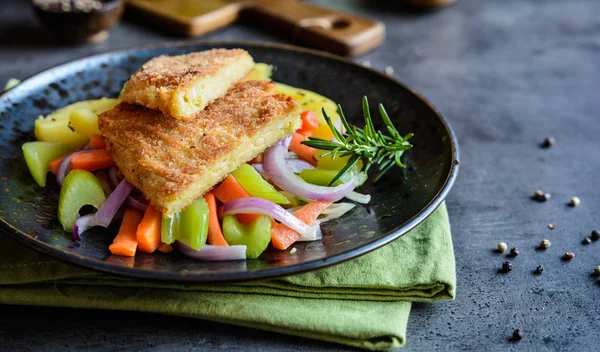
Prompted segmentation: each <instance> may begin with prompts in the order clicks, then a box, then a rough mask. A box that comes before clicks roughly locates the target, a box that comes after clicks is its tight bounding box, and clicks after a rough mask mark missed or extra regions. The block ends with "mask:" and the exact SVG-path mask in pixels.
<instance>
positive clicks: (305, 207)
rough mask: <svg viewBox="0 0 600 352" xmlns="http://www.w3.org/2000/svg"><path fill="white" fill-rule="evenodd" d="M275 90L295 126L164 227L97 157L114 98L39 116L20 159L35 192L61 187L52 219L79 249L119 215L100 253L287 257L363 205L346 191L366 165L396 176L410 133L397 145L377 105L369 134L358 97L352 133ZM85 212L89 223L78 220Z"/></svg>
mask: <svg viewBox="0 0 600 352" xmlns="http://www.w3.org/2000/svg"><path fill="white" fill-rule="evenodd" d="M273 69H274V68H273V67H272V66H269V65H265V64H257V65H256V66H255V68H254V70H253V71H252V72H251V73H250V75H249V76H248V78H247V79H270V76H271V74H272V72H273ZM276 90H277V92H278V93H281V94H286V95H288V96H291V97H292V98H294V99H295V100H296V101H297V103H298V104H299V105H300V106H302V107H303V112H302V114H301V119H302V125H301V127H300V128H299V129H298V130H297V131H296V132H295V133H293V135H291V136H289V138H286V139H284V140H282V141H280V142H278V143H276V144H275V145H273V146H271V147H269V148H268V149H267V150H266V151H265V152H264V153H262V154H260V155H257V156H256V157H254V158H253V159H252V160H249V161H248V163H246V164H242V165H240V166H239V167H238V168H237V169H236V170H234V171H233V172H232V173H231V174H230V175H229V176H228V177H226V178H225V179H224V180H223V181H222V182H221V183H219V184H218V185H216V186H215V187H214V188H213V189H212V190H211V191H210V192H208V193H206V194H205V195H204V196H203V197H202V198H200V199H197V200H196V201H195V202H193V203H192V204H191V205H190V206H188V207H187V208H185V209H183V210H182V211H181V212H179V213H176V214H174V215H173V216H172V217H170V218H168V217H165V216H163V215H162V213H161V212H160V211H158V210H157V209H156V208H154V206H153V205H152V204H150V202H149V201H148V200H147V199H145V198H144V197H143V196H142V195H141V193H140V192H139V191H138V190H136V189H135V187H134V186H133V185H132V184H130V183H129V182H128V181H127V180H126V179H124V178H122V177H121V176H120V172H119V170H118V169H117V166H116V165H115V163H114V161H113V159H112V157H111V155H110V153H109V152H108V151H107V150H106V145H105V143H104V140H103V138H102V136H101V134H100V130H99V129H98V115H99V114H100V113H102V112H103V111H106V110H108V109H111V108H112V107H114V106H115V105H116V104H117V103H118V100H117V99H107V98H102V99H97V100H88V101H82V102H77V103H74V104H71V105H68V106H66V107H64V108H62V109H60V110H57V111H55V112H53V113H51V114H49V115H48V116H47V117H45V118H44V117H40V118H39V119H38V120H36V122H35V135H36V138H37V141H35V142H27V143H25V144H24V145H23V146H22V150H23V155H24V158H25V161H26V163H27V166H28V168H29V171H30V173H31V175H32V177H33V178H34V179H35V181H36V182H37V184H38V185H40V186H41V187H45V185H46V178H47V176H48V173H49V172H51V173H52V174H54V175H55V176H56V180H57V183H58V184H59V185H60V186H61V189H60V196H59V204H58V219H59V221H60V223H61V225H62V226H63V228H64V229H65V231H69V232H73V238H74V240H82V239H81V238H80V236H79V235H80V234H81V233H82V232H84V231H86V230H87V229H89V228H91V227H95V226H101V227H108V226H109V225H110V224H114V223H116V222H118V221H120V220H121V215H122V221H121V224H120V227H119V231H118V233H117V235H116V236H115V237H114V238H113V240H112V243H111V244H110V246H109V248H108V250H109V251H110V253H111V254H113V255H119V256H135V254H136V253H138V252H144V253H156V252H157V251H158V252H161V253H169V252H170V251H172V250H178V251H179V252H181V253H183V254H184V255H186V256H189V257H191V258H194V259H197V260H209V261H213V260H240V259H246V258H250V259H254V258H259V257H260V256H261V255H262V254H263V253H264V251H265V250H266V249H267V248H268V247H269V245H272V247H273V248H275V249H277V250H289V248H290V247H291V246H292V245H293V244H294V243H296V242H299V241H315V240H319V239H320V238H321V236H322V234H321V229H320V225H321V224H322V223H323V222H326V221H330V220H332V219H337V218H339V217H341V216H344V215H345V214H347V213H348V212H349V211H351V210H352V209H353V208H354V206H355V204H353V203H348V202H339V201H340V200H342V199H348V200H352V201H355V202H359V203H368V202H369V200H370V196H369V195H365V194H359V193H356V192H354V189H355V188H357V187H358V186H360V185H362V184H363V183H364V182H365V181H366V179H367V173H368V171H369V170H370V168H371V166H373V165H375V166H376V167H377V168H378V169H379V173H378V175H377V176H376V179H377V178H379V177H380V176H381V175H382V174H383V173H385V172H386V171H387V170H389V169H390V168H391V167H392V166H393V165H396V166H398V167H404V165H403V163H402V161H401V160H400V159H401V157H402V155H403V153H404V152H405V151H406V150H408V149H410V148H412V145H411V144H409V143H408V139H410V138H411V137H412V134H407V135H404V136H402V135H401V134H400V133H399V132H398V131H397V129H396V128H395V127H394V125H393V124H392V122H391V119H390V118H389V116H388V115H387V113H386V111H385V109H384V108H383V106H382V105H380V106H379V112H380V114H381V116H382V119H383V122H384V124H385V127H386V130H387V133H384V132H382V131H377V130H375V128H374V127H373V121H372V119H371V116H370V112H369V107H368V102H367V100H366V98H364V100H363V115H364V117H365V127H364V128H358V127H356V126H353V125H350V124H349V123H348V121H347V120H346V118H345V117H344V114H343V112H342V110H341V107H340V106H336V104H335V103H334V102H333V101H331V100H329V99H328V98H326V97H324V96H321V95H319V94H316V93H314V92H311V91H308V90H304V89H300V88H295V87H291V86H287V85H285V84H281V83H277V84H276ZM86 205H89V206H91V208H92V210H91V211H92V212H91V213H90V214H82V209H84V207H85V206H86ZM87 208H89V207H85V209H87ZM83 240H85V238H84V239H83ZM157 255H167V254H157Z"/></svg>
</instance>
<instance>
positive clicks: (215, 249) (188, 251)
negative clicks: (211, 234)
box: [174, 241, 246, 261]
mask: <svg viewBox="0 0 600 352" xmlns="http://www.w3.org/2000/svg"><path fill="white" fill-rule="evenodd" d="M174 246H175V247H176V248H177V249H178V250H179V251H180V252H181V253H183V254H184V255H186V256H188V257H190V258H194V259H199V260H206V261H224V260H245V259H246V246H243V245H238V246H212V245H210V244H205V245H204V246H202V248H200V249H199V250H195V249H192V248H190V247H188V246H186V245H185V244H183V243H181V242H179V241H175V243H174Z"/></svg>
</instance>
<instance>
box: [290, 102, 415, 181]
mask: <svg viewBox="0 0 600 352" xmlns="http://www.w3.org/2000/svg"><path fill="white" fill-rule="evenodd" d="M378 107H379V114H380V115H381V118H382V120H383V124H384V125H385V127H386V130H387V132H388V133H389V135H388V134H385V132H383V131H378V130H376V129H375V124H374V123H373V119H372V117H371V112H370V109H369V101H368V99H367V97H366V96H364V97H363V99H362V113H363V118H364V121H365V126H364V128H359V127H357V126H354V125H351V124H349V123H348V120H347V119H346V116H345V115H344V112H343V110H342V106H341V105H338V114H339V116H340V121H341V123H342V126H343V128H344V130H345V133H342V132H340V131H339V130H338V129H337V128H336V127H335V126H334V125H333V123H332V120H331V118H330V117H329V115H327V112H326V111H325V109H323V110H322V112H323V118H324V119H325V121H326V122H327V125H328V126H329V128H330V129H331V133H332V134H333V136H334V139H332V140H324V139H321V138H315V137H309V138H308V140H306V141H303V142H302V144H305V145H307V146H309V147H312V148H315V149H320V150H324V151H325V152H324V153H323V154H321V156H327V155H331V157H332V159H335V158H337V157H348V156H349V157H350V158H349V159H348V163H347V164H346V166H344V168H342V170H340V172H339V173H338V174H337V175H336V177H335V178H334V179H333V180H332V182H331V184H333V183H334V182H336V181H337V180H339V179H340V177H343V176H344V174H345V173H346V172H348V170H350V169H351V168H352V167H353V166H354V165H356V164H357V163H358V162H359V161H362V163H363V166H362V168H361V171H362V172H364V173H365V174H367V173H368V171H369V170H370V168H371V166H373V165H376V166H377V169H378V173H377V175H376V177H375V182H377V180H379V179H380V178H381V177H382V176H383V174H384V173H386V172H387V171H388V170H389V169H390V168H391V167H393V166H394V165H396V166H398V167H400V168H404V167H405V166H404V164H403V163H402V160H401V158H402V155H403V154H404V152H405V151H407V150H409V149H412V148H413V145H412V144H411V143H409V142H408V140H409V139H410V138H412V137H413V136H414V134H413V133H407V134H406V135H404V136H402V135H400V132H399V131H398V130H397V129H396V127H395V126H394V124H393V123H392V120H391V118H390V117H389V115H388V113H387V111H386V110H385V107H384V106H383V104H379V105H378Z"/></svg>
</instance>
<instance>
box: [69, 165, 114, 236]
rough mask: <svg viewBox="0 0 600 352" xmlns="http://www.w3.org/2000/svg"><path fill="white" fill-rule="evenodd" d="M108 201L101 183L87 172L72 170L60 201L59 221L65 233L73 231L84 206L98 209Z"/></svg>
mask: <svg viewBox="0 0 600 352" xmlns="http://www.w3.org/2000/svg"><path fill="white" fill-rule="evenodd" d="M105 200H106V196H105V195H104V190H103V189H102V185H100V181H99V180H98V178H96V176H94V174H93V173H91V172H89V171H86V170H80V169H76V170H72V171H70V172H69V173H68V174H67V177H65V181H64V182H63V185H62V188H61V189H60V196H59V199H58V221H59V222H60V224H61V225H62V226H63V228H64V229H65V231H69V232H71V231H73V225H74V224H75V220H76V219H77V216H78V215H79V211H80V210H81V208H82V207H83V206H84V205H91V206H93V207H94V208H96V209H99V208H100V206H101V205H102V204H103V203H104V201H105Z"/></svg>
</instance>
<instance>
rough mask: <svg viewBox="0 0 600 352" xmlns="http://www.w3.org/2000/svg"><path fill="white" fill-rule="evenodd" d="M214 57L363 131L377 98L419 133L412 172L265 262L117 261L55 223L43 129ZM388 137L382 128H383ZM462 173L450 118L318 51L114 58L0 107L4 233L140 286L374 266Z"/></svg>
mask: <svg viewBox="0 0 600 352" xmlns="http://www.w3.org/2000/svg"><path fill="white" fill-rule="evenodd" d="M212 47H225V48H233V47H241V48H244V49H246V50H248V51H249V52H250V54H251V55H252V56H253V57H254V59H255V61H256V62H266V63H269V64H274V65H276V67H277V70H276V72H275V74H274V76H273V79H274V80H276V81H279V82H283V83H287V84H290V85H293V86H297V87H302V88H306V89H310V90H313V91H316V92H318V93H320V94H323V95H325V96H327V97H330V98H331V99H333V100H334V101H335V102H337V103H340V104H342V107H343V108H344V112H345V113H346V115H347V117H348V119H349V120H350V122H351V123H356V124H357V125H362V120H361V118H362V115H361V105H360V103H361V98H362V96H363V95H367V96H368V98H369V101H370V103H371V106H372V110H373V113H374V114H373V116H374V117H375V120H377V121H380V120H379V118H378V117H379V114H378V113H376V110H375V109H376V104H378V103H383V104H384V106H385V107H386V109H387V111H388V113H389V114H390V116H391V117H392V118H393V120H394V121H395V123H396V125H397V126H398V128H399V130H400V131H401V133H407V132H414V133H415V137H414V138H413V139H412V140H411V141H412V142H413V144H414V146H415V147H414V149H413V150H411V151H409V152H407V153H406V154H405V156H404V159H403V160H404V162H405V163H406V164H407V168H406V169H403V170H400V169H396V170H394V171H393V172H389V174H388V175H387V176H386V177H385V178H384V179H383V180H381V181H380V182H379V183H378V184H376V185H375V184H373V183H371V182H368V183H366V184H365V185H364V186H362V187H361V188H360V191H361V192H363V193H368V194H371V195H372V197H373V199H372V201H371V204H370V206H369V207H363V206H357V207H355V208H354V209H353V211H351V212H350V213H348V214H347V215H345V216H343V217H342V218H340V219H338V220H336V221H331V222H328V223H325V224H323V226H322V228H323V233H324V238H323V240H322V241H317V242H309V243H304V244H296V245H294V246H293V247H295V248H296V249H297V252H296V253H294V254H290V251H289V250H287V251H278V250H275V249H272V248H269V249H268V250H267V251H265V253H263V255H262V256H261V257H260V258H259V259H257V260H248V261H232V262H214V263H208V262H199V261H194V260H191V259H188V258H186V257H184V256H182V255H180V254H179V253H168V254H164V253H156V254H152V255H148V254H138V255H136V257H135V258H126V257H118V256H113V255H111V254H110V252H109V251H108V245H109V244H110V243H111V242H112V239H113V237H114V234H115V233H116V229H115V228H110V229H108V230H106V229H97V228H96V229H93V230H90V231H89V232H88V233H87V234H86V235H85V240H84V241H83V242H81V243H77V242H74V241H72V240H71V235H70V234H68V233H65V232H64V231H63V230H62V228H61V226H60V224H59V223H58V221H57V219H56V210H57V201H58V194H59V188H58V187H57V185H56V182H55V181H54V180H53V177H49V178H48V184H47V186H46V188H45V189H42V188H41V187H39V186H38V185H37V184H36V183H35V182H34V180H33V178H32V177H31V176H30V175H29V172H28V170H27V167H26V165H25V162H24V160H23V157H22V153H21V145H22V144H23V143H24V142H26V141H30V140H34V136H33V122H34V120H35V119H36V118H37V117H38V116H39V115H46V114H48V113H50V112H51V111H53V110H55V109H57V108H60V107H63V106H65V105H66V104H69V103H73V102H76V101H79V100H84V99H96V98H100V97H103V96H110V97H116V96H117V95H118V93H119V91H120V89H121V87H122V86H123V83H124V82H125V81H126V80H127V79H128V77H129V76H130V75H131V74H132V73H133V72H134V71H135V70H136V69H138V68H139V67H140V66H141V65H142V64H143V63H144V62H145V61H147V60H149V59H150V58H152V57H154V56H157V55H160V54H168V55H171V54H182V53H188V52H192V51H201V50H206V49H209V48H212ZM379 127H381V126H379ZM457 171H458V146H457V143H456V139H455V137H454V135H453V133H452V131H451V129H450V126H449V125H448V123H447V121H445V120H444V119H443V118H442V116H441V115H440V114H439V113H438V112H437V111H436V110H435V109H434V108H433V107H432V106H431V105H430V104H429V103H428V102H426V101H425V100H424V99H423V98H422V97H420V96H419V95H417V94H416V93H415V92H414V91H412V90H411V89H409V88H407V87H406V86H405V85H403V84H401V83H400V82H398V81H396V80H394V79H392V78H390V77H388V76H385V75H382V74H380V73H378V72H376V71H374V70H369V69H366V68H364V67H362V66H359V65H356V64H353V63H351V62H349V61H346V60H343V59H340V58H338V57H335V56H331V55H328V54H323V53H320V52H316V51H311V50H306V49H301V48H296V47H291V46H284V45H271V44H257V43H231V42H227V43H190V42H186V43H168V44H164V45H156V46H147V47H140V48H133V49H128V50H122V51H114V52H109V53H104V54H99V55H94V56H91V57H87V58H83V59H80V60H76V61H73V62H70V63H67V64H64V65H60V66H57V67H54V68H52V69H49V70H47V71H44V72H42V73H40V74H38V75H35V76H33V77H31V78H30V79H28V80H26V81H24V82H23V83H21V84H20V85H19V86H17V87H16V88H14V89H12V90H11V91H8V92H6V93H5V94H3V95H1V96H0V180H1V182H2V187H0V220H1V221H0V225H1V227H2V228H3V229H4V230H7V232H8V233H9V234H10V235H11V236H13V237H14V238H15V239H17V240H18V241H20V242H22V243H24V244H26V245H28V246H30V247H32V248H34V249H36V250H39V251H41V252H44V253H47V254H49V255H51V256H54V257H56V258H59V259H62V260H65V261H67V262H71V263H74V264H78V265H81V266H84V267H88V268H92V269H96V270H100V271H104V272H109V273H113V274H120V275H126V276H131V277H138V278H147V279H159V280H180V281H204V282H210V281H232V280H248V279H257V278H267V277H275V276H282V275H288V274H292V273H298V272H302V271H307V270H310V269H316V268H321V267H324V266H328V265H331V264H335V263H338V262H341V261H344V260H347V259H351V258H353V257H356V256H359V255H361V254H365V253H367V252H369V251H371V250H373V249H376V248H378V247H380V246H383V245H385V244H387V243H389V242H390V241H392V240H394V239H396V238H398V237H400V236H402V235H403V234H405V233H407V232H408V231H409V230H410V229H412V228H413V227H414V226H416V225H417V224H419V223H420V222H422V221H423V220H425V219H426V218H427V216H429V215H430V214H431V213H432V212H433V211H434V210H435V209H436V208H437V207H438V206H439V205H440V204H441V203H442V201H443V199H444V197H445V196H446V195H447V194H448V192H449V191H450V188H451V187H452V185H453V183H454V180H455V178H456V173H457Z"/></svg>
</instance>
